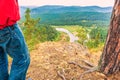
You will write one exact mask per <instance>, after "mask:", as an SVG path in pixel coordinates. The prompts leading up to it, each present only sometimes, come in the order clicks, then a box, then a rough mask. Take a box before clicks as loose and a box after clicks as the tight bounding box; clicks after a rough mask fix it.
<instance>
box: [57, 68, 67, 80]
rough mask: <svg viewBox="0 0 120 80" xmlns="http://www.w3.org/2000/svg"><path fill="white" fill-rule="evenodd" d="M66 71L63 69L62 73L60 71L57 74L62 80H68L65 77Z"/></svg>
mask: <svg viewBox="0 0 120 80" xmlns="http://www.w3.org/2000/svg"><path fill="white" fill-rule="evenodd" d="M64 73H65V72H64V70H63V69H62V73H61V72H60V71H58V72H57V74H58V75H59V76H60V77H61V78H62V80H66V78H65V76H64Z"/></svg>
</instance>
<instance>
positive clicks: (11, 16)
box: [0, 0, 20, 29]
mask: <svg viewBox="0 0 120 80" xmlns="http://www.w3.org/2000/svg"><path fill="white" fill-rule="evenodd" d="M19 19H20V14H19V6H18V0H0V29H3V28H5V27H7V26H10V25H13V24H15V23H16V22H17V21H18V20H19Z"/></svg>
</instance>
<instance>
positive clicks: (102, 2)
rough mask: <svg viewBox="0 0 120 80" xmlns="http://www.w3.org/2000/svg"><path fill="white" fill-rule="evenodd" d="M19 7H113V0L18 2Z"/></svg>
mask: <svg viewBox="0 0 120 80" xmlns="http://www.w3.org/2000/svg"><path fill="white" fill-rule="evenodd" d="M19 3H20V5H33V6H42V5H67V6H70V5H76V6H91V5H97V6H113V4H114V0H19Z"/></svg>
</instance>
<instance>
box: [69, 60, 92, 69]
mask: <svg viewBox="0 0 120 80" xmlns="http://www.w3.org/2000/svg"><path fill="white" fill-rule="evenodd" d="M68 63H69V64H74V65H77V66H79V67H80V68H84V69H87V70H88V69H91V67H88V66H83V65H80V64H78V63H76V62H68Z"/></svg>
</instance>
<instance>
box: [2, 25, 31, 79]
mask: <svg viewBox="0 0 120 80" xmlns="http://www.w3.org/2000/svg"><path fill="white" fill-rule="evenodd" d="M7 54H8V55H9V56H10V57H12V58H13V61H12V65H11V70H10V73H8V72H9V71H8V58H7ZM29 64H30V56H29V52H28V48H27V46H26V43H25V40H24V37H23V35H22V32H21V29H20V28H19V26H18V25H17V24H14V25H13V26H12V27H10V26H8V27H6V28H4V29H2V30H0V80H25V78H26V72H27V69H28V67H29Z"/></svg>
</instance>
